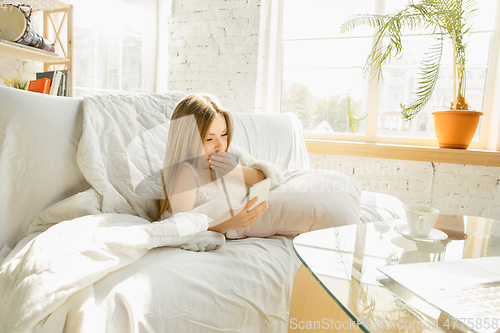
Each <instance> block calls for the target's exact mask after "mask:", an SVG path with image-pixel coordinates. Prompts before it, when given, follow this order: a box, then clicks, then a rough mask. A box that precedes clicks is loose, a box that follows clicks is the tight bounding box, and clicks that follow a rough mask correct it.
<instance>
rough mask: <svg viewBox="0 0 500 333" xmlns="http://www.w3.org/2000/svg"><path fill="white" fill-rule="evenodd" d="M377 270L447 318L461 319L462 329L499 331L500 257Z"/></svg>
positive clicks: (485, 331) (491, 332) (395, 266)
mask: <svg viewBox="0 0 500 333" xmlns="http://www.w3.org/2000/svg"><path fill="white" fill-rule="evenodd" d="M378 270H379V271H381V272H382V273H384V274H385V275H387V276H388V277H389V278H391V279H393V280H394V281H396V282H397V283H399V284H401V285H402V286H403V287H405V288H406V289H408V290H410V291H411V292H413V293H414V294H415V295H417V296H419V297H421V298H422V299H424V300H425V301H426V302H428V303H429V304H431V305H433V306H434V307H436V308H438V309H439V310H441V312H442V313H444V314H445V315H446V316H447V317H448V318H451V319H453V318H456V319H458V320H459V321H460V322H461V323H460V324H459V325H460V326H462V328H465V327H467V328H468V329H470V330H472V331H475V332H480V333H483V332H484V333H493V332H500V257H485V258H474V259H462V260H454V261H440V262H433V263H416V264H405V265H392V266H383V267H379V268H378ZM459 325H457V326H459ZM452 326H453V325H452Z"/></svg>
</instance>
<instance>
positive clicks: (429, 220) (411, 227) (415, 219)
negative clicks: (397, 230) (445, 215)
mask: <svg viewBox="0 0 500 333" xmlns="http://www.w3.org/2000/svg"><path fill="white" fill-rule="evenodd" d="M405 213H406V222H407V223H408V233H409V234H410V235H411V236H417V237H429V235H430V233H431V230H432V227H434V224H435V223H436V220H437V217H438V215H439V210H437V209H436V208H432V207H427V206H418V205H411V206H406V207H405Z"/></svg>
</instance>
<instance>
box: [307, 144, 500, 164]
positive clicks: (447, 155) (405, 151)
mask: <svg viewBox="0 0 500 333" xmlns="http://www.w3.org/2000/svg"><path fill="white" fill-rule="evenodd" d="M305 142H306V147H307V151H308V152H309V154H331V155H343V156H361V157H375V158H387V159H395V160H407V161H420V162H437V163H452V164H469V165H482V166H495V167H500V152H499V151H491V150H479V149H467V150H462V149H446V148H438V147H422V146H405V145H394V144H381V143H363V142H348V141H331V140H313V139H305Z"/></svg>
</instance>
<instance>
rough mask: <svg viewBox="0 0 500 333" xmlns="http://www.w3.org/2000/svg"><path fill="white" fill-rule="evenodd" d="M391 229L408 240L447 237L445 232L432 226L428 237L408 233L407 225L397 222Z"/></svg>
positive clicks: (429, 239)
mask: <svg viewBox="0 0 500 333" xmlns="http://www.w3.org/2000/svg"><path fill="white" fill-rule="evenodd" d="M393 229H394V231H395V232H397V233H398V234H400V235H402V236H403V237H405V238H408V239H410V240H416V241H424V242H435V241H439V240H444V239H446V238H448V235H447V234H445V233H444V232H442V231H441V230H437V229H434V228H433V229H432V230H431V233H430V234H429V237H418V236H412V235H410V234H409V232H408V225H407V224H398V225H396V226H394V228H393Z"/></svg>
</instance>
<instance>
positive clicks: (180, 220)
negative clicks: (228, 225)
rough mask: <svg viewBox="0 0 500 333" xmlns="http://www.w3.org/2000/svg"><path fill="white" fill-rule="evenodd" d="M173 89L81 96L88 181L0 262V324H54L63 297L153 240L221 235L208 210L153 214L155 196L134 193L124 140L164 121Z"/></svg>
mask: <svg viewBox="0 0 500 333" xmlns="http://www.w3.org/2000/svg"><path fill="white" fill-rule="evenodd" d="M177 100H178V96H177V97H176V96H175V95H174V96H172V95H154V94H152V95H141V96H127V95H123V96H120V95H104V96H93V97H86V98H85V99H84V101H83V108H84V128H83V135H82V137H81V139H80V142H79V146H78V155H77V161H78V165H79V167H80V169H81V171H82V173H83V174H84V176H85V178H86V180H87V181H88V183H89V184H91V185H92V188H91V189H89V190H88V191H85V192H81V193H78V194H76V195H74V196H72V197H70V198H68V199H66V200H64V201H62V202H59V203H57V204H55V205H53V206H50V207H49V208H47V209H46V210H45V211H43V212H42V213H41V214H40V215H39V216H38V217H37V218H36V219H35V221H33V223H32V224H31V226H30V228H29V232H28V233H29V235H28V237H26V238H24V239H23V240H22V241H21V242H19V244H18V245H17V246H16V248H15V249H14V250H13V251H12V252H11V253H10V254H9V256H8V257H7V258H6V259H5V260H4V261H3V262H2V265H1V266H0V294H1V295H2V297H1V299H0V332H9V333H10V332H35V331H36V332H58V331H60V330H62V327H64V324H65V318H66V315H65V312H67V311H69V309H67V308H65V307H64V306H63V305H64V304H67V303H65V302H66V301H67V300H68V298H70V297H72V298H74V297H78V296H77V292H79V291H80V290H82V289H85V288H86V287H88V286H90V285H92V284H93V283H94V282H96V281H98V280H99V279H101V278H102V277H103V276H105V275H107V274H108V273H110V272H112V271H115V270H117V269H119V268H122V267H125V266H127V265H130V264H131V263H133V262H135V261H137V260H138V259H139V258H141V257H142V256H143V255H144V254H145V253H146V252H147V251H148V250H149V249H152V248H155V247H160V246H172V247H182V248H184V249H189V250H194V251H205V250H213V249H216V248H219V247H221V246H222V245H223V244H224V242H225V240H224V237H223V236H222V235H221V234H218V233H213V232H209V231H207V228H208V222H210V221H211V219H210V218H209V217H207V216H206V215H201V214H193V213H182V214H176V215H175V216H174V217H172V218H169V219H168V220H164V221H160V222H154V223H151V222H152V221H155V220H156V219H157V218H158V212H157V208H156V202H155V201H153V200H148V199H144V198H139V197H137V195H136V194H135V193H134V189H133V186H132V183H131V180H130V173H129V166H128V160H127V158H126V156H127V146H128V145H129V144H130V142H131V141H132V140H133V139H134V138H135V137H136V136H137V135H139V134H140V133H141V132H143V131H147V130H148V129H151V128H154V127H155V126H157V125H158V123H161V122H165V121H166V120H167V117H169V116H170V115H168V114H167V111H168V110H171V109H172V104H175V103H176V102H177Z"/></svg>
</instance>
